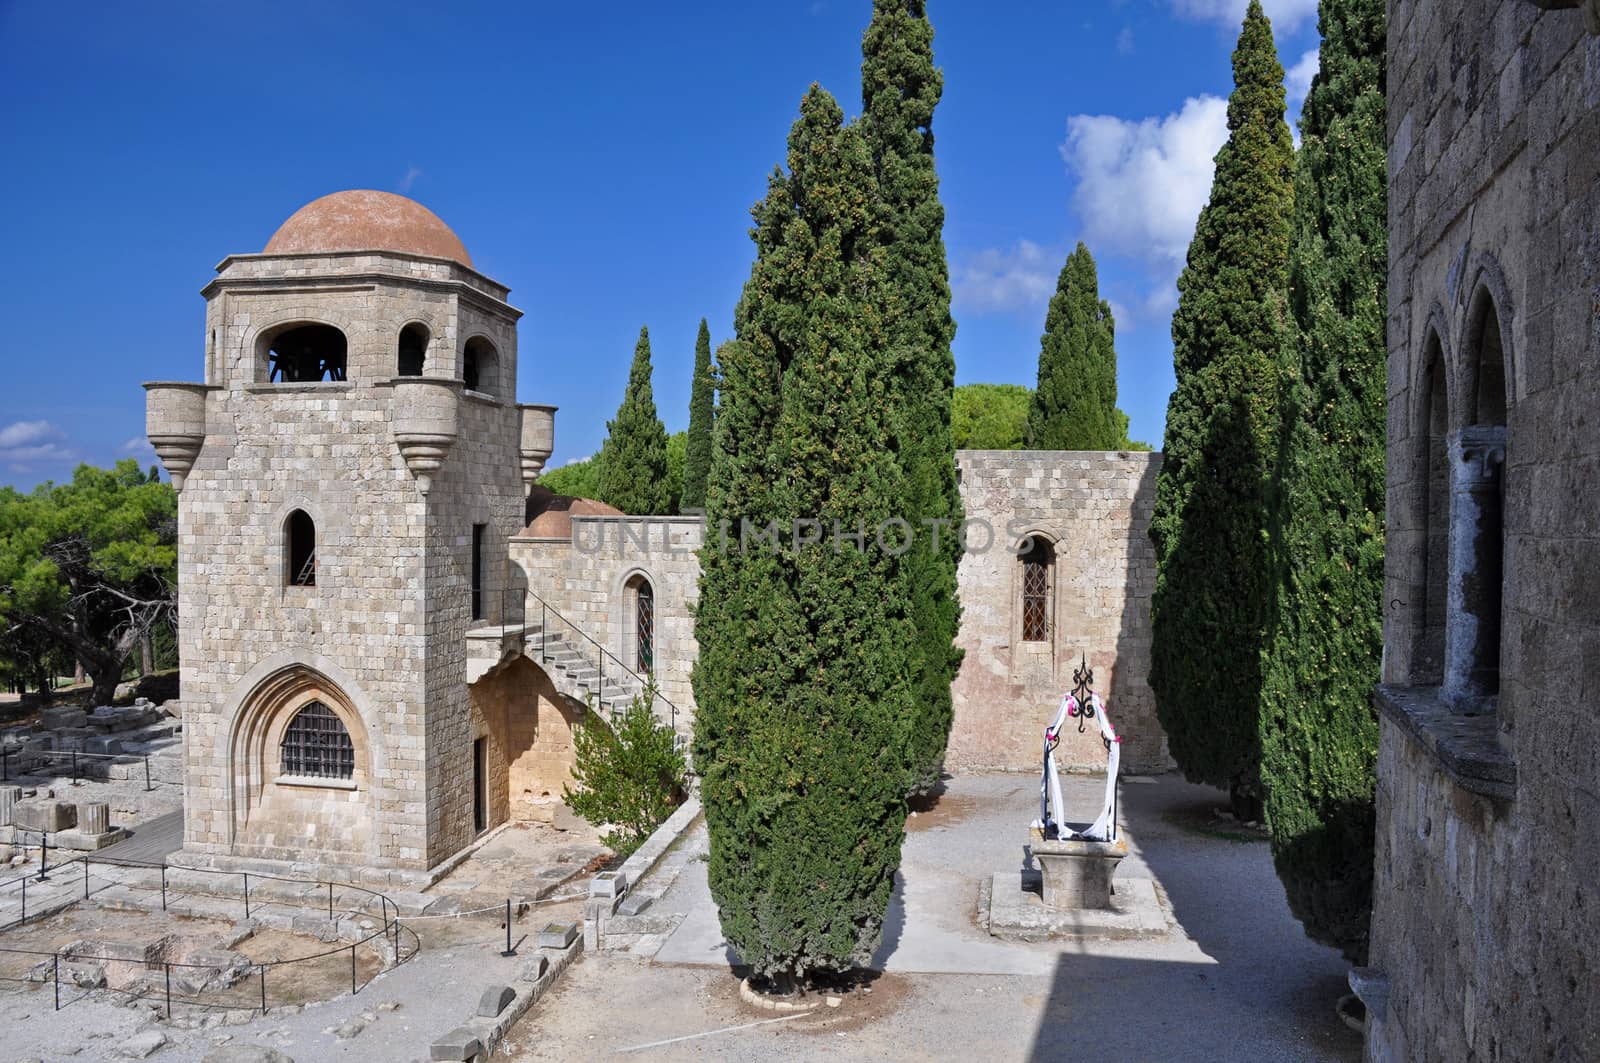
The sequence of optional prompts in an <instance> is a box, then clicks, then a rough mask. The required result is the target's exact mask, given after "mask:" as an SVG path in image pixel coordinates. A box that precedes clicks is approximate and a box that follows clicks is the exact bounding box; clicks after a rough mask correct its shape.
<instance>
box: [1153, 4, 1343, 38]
mask: <svg viewBox="0 0 1600 1063" xmlns="http://www.w3.org/2000/svg"><path fill="white" fill-rule="evenodd" d="M1249 6H1250V0H1172V10H1173V11H1175V12H1176V13H1177V14H1178V15H1180V16H1182V17H1183V18H1192V19H1204V20H1208V21H1212V22H1221V23H1224V24H1226V25H1228V26H1231V27H1233V28H1234V29H1238V28H1239V24H1240V23H1242V22H1243V21H1244V12H1245V9H1246V8H1247V7H1249ZM1261 9H1262V10H1263V11H1265V12H1266V13H1267V18H1269V19H1271V20H1272V28H1273V30H1275V31H1277V32H1280V33H1283V32H1288V31H1290V30H1293V29H1295V28H1296V27H1297V26H1299V25H1300V23H1302V22H1304V21H1305V20H1306V19H1307V18H1316V16H1317V0H1261Z"/></svg>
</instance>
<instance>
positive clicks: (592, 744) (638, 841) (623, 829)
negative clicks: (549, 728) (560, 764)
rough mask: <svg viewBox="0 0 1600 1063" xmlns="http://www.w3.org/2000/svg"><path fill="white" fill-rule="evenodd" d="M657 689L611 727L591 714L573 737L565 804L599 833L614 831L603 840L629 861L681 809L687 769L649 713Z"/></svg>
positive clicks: (669, 731) (645, 693)
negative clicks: (631, 855) (570, 767)
mask: <svg viewBox="0 0 1600 1063" xmlns="http://www.w3.org/2000/svg"><path fill="white" fill-rule="evenodd" d="M655 696H656V691H655V688H654V687H653V686H651V687H646V688H645V689H644V691H643V692H641V693H640V694H639V695H638V696H637V697H635V698H634V699H633V701H632V702H630V703H629V705H628V707H627V708H626V709H624V710H622V712H621V713H619V714H617V715H616V716H614V717H613V718H612V722H611V726H607V725H606V723H605V722H604V721H603V720H601V719H600V716H599V714H598V713H596V712H593V711H590V712H589V713H587V714H586V715H585V716H584V717H583V720H582V722H581V723H580V724H579V725H578V728H577V730H576V731H574V732H573V735H572V745H573V752H574V754H575V756H574V761H573V765H572V779H573V782H574V783H576V784H577V785H576V787H572V786H568V787H564V788H563V789H562V791H561V797H562V800H564V801H566V803H567V806H568V807H569V808H571V809H572V810H573V811H574V812H576V813H577V814H578V815H580V816H582V817H583V818H584V819H585V820H587V821H588V822H589V823H591V824H593V825H594V826H596V827H608V828H610V829H609V830H608V831H607V832H606V833H605V834H603V835H601V840H602V841H604V842H605V843H606V844H607V845H608V846H610V847H611V848H612V849H613V850H614V851H616V852H617V853H618V854H620V855H622V856H627V855H628V854H629V853H631V852H633V851H634V850H635V849H637V848H639V846H640V845H642V844H644V840H645V839H646V838H648V837H649V836H650V832H651V831H653V830H655V829H656V827H658V826H660V824H661V822H662V821H663V820H665V819H666V818H667V817H668V816H670V815H672V810H673V809H674V808H676V807H678V806H679V805H681V804H683V799H684V797H685V796H687V794H688V790H689V767H688V765H687V764H686V763H685V761H684V759H683V753H682V752H681V751H680V750H679V749H678V748H677V747H676V746H675V745H674V744H673V734H672V729H671V728H669V727H667V726H666V725H665V724H662V723H660V722H659V721H658V720H657V719H656V716H655V712H654V711H653V709H652V708H651V706H652V704H653V703H654V702H655Z"/></svg>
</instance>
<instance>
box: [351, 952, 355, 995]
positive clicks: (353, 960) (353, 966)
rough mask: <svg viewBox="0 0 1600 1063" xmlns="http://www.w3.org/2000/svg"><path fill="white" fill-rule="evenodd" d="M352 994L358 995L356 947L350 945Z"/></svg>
mask: <svg viewBox="0 0 1600 1063" xmlns="http://www.w3.org/2000/svg"><path fill="white" fill-rule="evenodd" d="M350 995H351V996H355V995H356V947H355V946H354V945H351V946H350Z"/></svg>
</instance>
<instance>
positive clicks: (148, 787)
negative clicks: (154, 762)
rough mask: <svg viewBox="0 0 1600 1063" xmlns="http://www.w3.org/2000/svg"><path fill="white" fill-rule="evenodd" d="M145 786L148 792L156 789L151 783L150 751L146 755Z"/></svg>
mask: <svg viewBox="0 0 1600 1063" xmlns="http://www.w3.org/2000/svg"><path fill="white" fill-rule="evenodd" d="M144 788H145V791H146V792H147V793H148V792H149V791H151V790H154V789H155V787H154V786H152V785H151V784H150V754H148V753H146V754H145V755H144Z"/></svg>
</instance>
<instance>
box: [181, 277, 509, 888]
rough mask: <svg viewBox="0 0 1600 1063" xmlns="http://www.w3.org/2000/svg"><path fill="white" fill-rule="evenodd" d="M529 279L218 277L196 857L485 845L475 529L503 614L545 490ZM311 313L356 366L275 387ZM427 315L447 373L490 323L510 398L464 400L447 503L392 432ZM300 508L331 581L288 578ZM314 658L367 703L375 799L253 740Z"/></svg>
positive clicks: (191, 747)
mask: <svg viewBox="0 0 1600 1063" xmlns="http://www.w3.org/2000/svg"><path fill="white" fill-rule="evenodd" d="M505 294H506V289H504V288H502V287H500V286H498V285H496V284H494V283H493V282H491V281H488V280H487V279H486V278H483V277H482V276H481V275H479V274H476V273H474V272H473V271H471V270H467V269H465V268H463V267H461V266H459V265H456V264H453V263H447V262H441V261H437V260H429V259H420V258H416V257H412V256H405V255H394V254H387V253H385V254H375V253H364V252H363V253H349V254H329V255H296V256H259V255H247V256H235V257H232V258H230V259H228V260H226V261H225V262H224V263H223V264H222V266H221V267H219V277H218V278H217V279H216V280H214V281H213V282H212V283H211V284H210V285H208V286H207V287H206V289H205V295H206V297H207V300H208V302H207V315H206V324H207V328H206V356H205V365H206V383H207V384H208V385H210V386H211V389H212V390H211V391H210V392H209V394H208V395H207V397H206V400H205V404H206V425H205V431H206V435H205V442H204V445H203V447H202V448H201V450H200V453H199V456H198V459H197V460H196V463H195V465H194V468H193V470H192V471H191V472H190V475H189V477H188V481H187V483H186V484H185V486H184V489H183V491H182V492H181V493H180V496H179V607H180V609H181V611H182V614H183V616H184V618H185V623H184V624H183V625H182V626H181V633H180V637H181V639H182V643H181V655H182V656H181V659H182V699H183V702H184V706H185V724H186V728H185V757H186V805H187V808H188V812H187V816H186V820H185V848H186V850H187V852H189V853H191V854H195V855H201V856H235V857H253V856H259V857H263V858H269V859H311V860H315V861H317V862H319V863H321V864H322V865H324V866H326V865H330V864H332V865H346V866H356V867H362V866H364V867H378V868H406V869H423V868H426V867H429V866H432V865H433V864H436V863H437V862H439V861H440V860H442V859H444V858H445V857H447V856H448V855H450V854H451V853H452V852H454V851H456V850H458V849H459V848H460V847H461V846H462V845H464V844H466V843H467V842H468V841H469V840H470V839H471V836H472V793H471V786H472V778H471V774H472V773H471V763H470V758H471V755H472V740H473V738H474V737H477V736H478V735H480V734H481V733H482V731H483V726H484V725H483V723H482V721H476V722H475V721H474V718H473V716H472V714H471V711H470V705H469V698H468V693H467V690H466V687H465V681H464V661H465V653H466V647H465V640H464V633H465V630H466V628H467V626H468V624H469V623H471V620H470V618H469V616H468V613H469V591H468V582H469V574H470V551H471V532H472V525H473V524H474V523H484V524H487V525H488V526H489V534H487V535H486V536H485V574H486V579H485V582H486V585H487V587H486V589H487V591H488V593H487V594H486V596H485V597H486V600H487V601H488V602H489V603H492V605H493V608H496V609H498V608H499V605H498V603H499V600H500V598H499V589H500V587H501V586H503V585H504V583H505V582H506V580H507V579H508V577H509V570H508V565H507V549H506V542H507V539H508V538H509V536H510V535H512V534H513V533H514V532H515V531H516V530H517V529H518V528H519V527H520V526H521V510H522V500H523V493H522V490H523V488H522V484H521V480H520V474H519V470H518V454H517V440H518V417H517V411H516V409H515V407H514V406H513V405H511V404H510V401H509V396H510V395H514V394H515V367H516V332H515V321H516V317H517V311H515V310H513V309H512V308H510V307H509V306H506V305H505V304H504V302H503V299H504V297H505ZM306 322H317V323H323V324H331V325H334V326H336V327H338V328H339V329H340V330H341V331H342V332H343V333H344V335H345V337H346V340H347V344H348V375H349V379H348V381H344V382H320V383H309V384H274V383H269V382H268V381H267V365H266V348H267V344H268V342H269V339H270V337H271V336H272V335H273V334H274V331H275V330H276V329H278V328H281V327H289V326H292V325H296V324H301V323H306ZM412 322H421V323H423V324H425V325H426V326H427V328H428V331H429V335H430V342H429V346H428V348H427V359H426V362H425V364H424V374H425V375H427V376H437V377H444V378H454V377H458V376H459V372H460V350H459V347H460V345H461V344H464V343H465V341H466V339H467V338H469V336H470V335H484V336H486V337H487V338H489V339H490V340H491V341H492V342H493V343H494V344H495V346H496V348H497V350H498V351H499V353H500V358H501V366H500V368H501V373H502V375H501V376H500V377H499V378H498V385H497V387H498V389H499V390H500V391H501V392H503V393H504V394H505V395H506V396H507V398H506V399H501V398H500V397H498V395H495V394H486V395H474V394H473V393H467V395H466V396H465V397H464V398H463V399H462V400H461V407H460V412H459V418H458V425H457V427H458V430H459V438H458V440H457V442H456V444H455V445H454V446H453V447H452V448H451V452H450V453H449V455H448V457H447V459H446V462H445V464H444V466H443V468H441V469H440V470H439V471H438V473H437V474H436V475H435V477H434V483H433V489H432V493H431V494H430V495H429V496H427V497H426V498H425V497H424V496H423V495H422V493H421V491H420V489H419V484H418V482H417V480H416V478H415V477H414V475H413V474H412V472H411V471H410V470H409V469H408V468H407V466H406V462H405V460H404V458H403V457H402V455H401V454H400V452H399V450H398V448H397V446H396V444H395V441H394V439H393V437H392V435H391V426H390V417H391V412H392V409H391V407H392V397H393V388H392V386H391V381H392V378H393V377H394V375H395V372H396V370H397V362H396V351H397V343H398V337H399V333H400V330H401V328H402V327H404V326H405V325H406V324H408V323H412ZM297 508H298V509H303V510H305V511H306V512H307V513H308V514H309V515H310V516H311V517H312V519H313V520H314V521H315V524H316V533H317V542H316V546H317V568H316V574H317V579H316V585H315V586H313V587H300V586H289V585H287V583H288V581H287V578H286V573H285V567H286V542H285V532H284V522H285V519H286V518H287V516H288V515H289V513H290V512H291V511H293V510H294V509H297ZM295 669H304V670H309V671H310V672H311V673H314V674H315V675H316V676H318V677H320V679H319V680H318V682H319V683H321V684H322V685H323V686H325V687H326V688H327V689H326V693H327V694H328V698H329V700H331V701H334V702H337V703H339V704H342V705H345V706H346V707H347V708H348V710H349V711H350V712H352V713H353V714H354V718H353V721H352V722H354V723H355V724H356V726H354V727H352V737H353V740H354V742H355V745H356V749H357V759H358V762H359V763H358V768H357V774H356V779H355V787H354V789H353V790H352V789H351V788H349V786H344V787H340V786H334V785H329V786H317V785H306V784H305V782H304V781H303V780H301V781H297V782H296V783H295V784H293V785H292V786H290V785H287V784H284V783H282V782H280V781H278V779H277V760H278V751H277V749H276V748H275V747H273V746H270V745H268V746H266V747H261V746H259V744H258V746H256V747H251V748H250V749H245V747H244V746H243V745H241V736H242V735H244V733H245V728H246V724H247V723H249V720H250V719H252V718H253V716H252V714H254V713H256V710H257V708H258V706H254V705H253V703H252V692H253V691H256V690H258V689H262V688H263V684H270V681H271V680H272V678H273V677H275V676H281V675H283V674H285V672H286V670H291V671H292V670H295ZM270 708H271V707H270V706H269V707H268V709H270ZM262 711H264V712H265V711H267V710H262ZM249 726H256V725H255V724H249ZM265 726H269V727H270V726H271V725H270V722H269V723H268V724H266V725H265ZM503 804H504V802H503V801H502V802H501V805H502V808H503ZM504 814H505V813H504V811H501V813H500V815H501V817H502V818H503V816H504Z"/></svg>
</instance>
